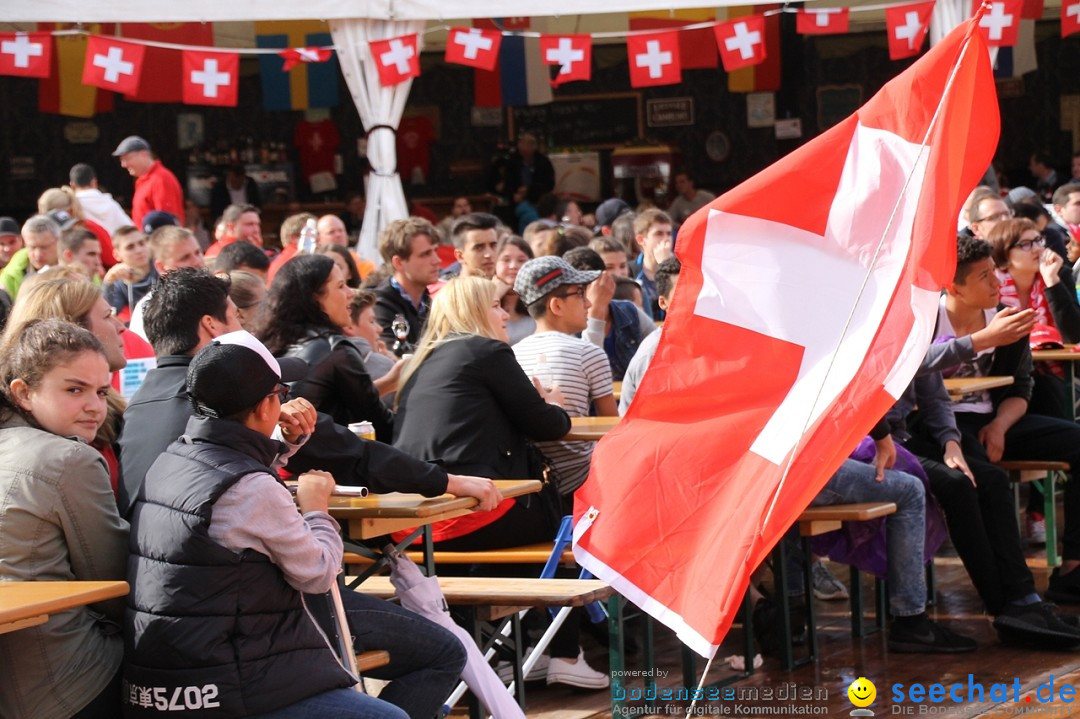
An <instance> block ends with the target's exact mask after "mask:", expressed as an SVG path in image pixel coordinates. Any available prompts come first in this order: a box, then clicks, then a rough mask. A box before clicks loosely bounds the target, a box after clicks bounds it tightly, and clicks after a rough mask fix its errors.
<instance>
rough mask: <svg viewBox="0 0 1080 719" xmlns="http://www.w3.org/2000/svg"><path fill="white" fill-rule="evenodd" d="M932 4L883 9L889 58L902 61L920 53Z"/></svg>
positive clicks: (932, 7)
mask: <svg viewBox="0 0 1080 719" xmlns="http://www.w3.org/2000/svg"><path fill="white" fill-rule="evenodd" d="M933 12H934V3H933V2H923V3H916V4H914V5H897V6H896V7H890V8H885V31H886V32H887V33H888V34H889V58H890V59H892V60H903V59H905V58H909V57H916V56H918V54H919V53H920V52H922V46H923V42H924V41H925V40H926V31H927V30H929V29H930V15H931V14H932V13H933Z"/></svg>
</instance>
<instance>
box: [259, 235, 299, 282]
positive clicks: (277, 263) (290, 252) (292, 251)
mask: <svg viewBox="0 0 1080 719" xmlns="http://www.w3.org/2000/svg"><path fill="white" fill-rule="evenodd" d="M297 249H298V248H297V246H296V243H295V242H292V243H290V244H289V246H288V247H286V248H285V249H283V250H282V251H281V252H279V253H278V256H277V257H275V258H274V259H273V260H271V262H270V269H268V270H267V271H266V284H267V285H269V284H270V283H271V282H273V281H274V275H276V274H277V271H278V270H280V269H281V266H282V265H283V264H285V263H286V262H288V261H289V260H291V259H292V258H293V257H294V256H295V255H296V250H297Z"/></svg>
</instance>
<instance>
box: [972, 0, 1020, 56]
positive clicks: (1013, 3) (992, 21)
mask: <svg viewBox="0 0 1080 719" xmlns="http://www.w3.org/2000/svg"><path fill="white" fill-rule="evenodd" d="M982 4H983V0H972V8H971V14H972V15H974V14H975V12H976V10H978V8H979V7H980V6H981V5H982ZM989 5H990V9H989V10H987V11H986V12H985V13H983V15H982V20H981V21H980V22H979V29H981V30H982V33H983V37H985V38H986V44H987V45H989V46H990V47H1012V46H1013V45H1015V44H1016V41H1017V40H1018V39H1019V37H1020V14H1021V12H1022V11H1023V9H1024V0H993V1H992V2H990V3H989Z"/></svg>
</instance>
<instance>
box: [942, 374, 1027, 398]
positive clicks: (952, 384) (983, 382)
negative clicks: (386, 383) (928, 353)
mask: <svg viewBox="0 0 1080 719" xmlns="http://www.w3.org/2000/svg"><path fill="white" fill-rule="evenodd" d="M1012 383H1013V378H1012V377H949V378H948V379H946V380H945V389H946V390H947V391H948V392H949V396H950V397H952V398H953V399H956V398H957V397H962V396H964V395H965V394H971V393H972V392H981V391H983V390H986V389H994V388H996V387H1007V386H1008V385H1010V384H1012Z"/></svg>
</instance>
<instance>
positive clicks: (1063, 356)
mask: <svg viewBox="0 0 1080 719" xmlns="http://www.w3.org/2000/svg"><path fill="white" fill-rule="evenodd" d="M1078 348H1080V345H1065V349H1060V350H1033V351H1032V352H1031V359H1033V360H1035V361H1036V362H1061V363H1062V364H1063V365H1064V367H1065V387H1066V389H1067V391H1068V392H1069V406H1071V407H1072V408H1073V420H1075V421H1077V422H1080V407H1077V402H1080V391H1078V388H1077V386H1076V383H1077V380H1078V379H1080V378H1078V377H1077V374H1076V370H1075V366H1076V365H1075V364H1074V363H1075V362H1076V361H1077V360H1080V351H1077V350H1078Z"/></svg>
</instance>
